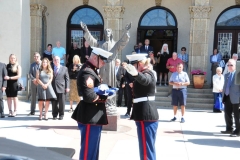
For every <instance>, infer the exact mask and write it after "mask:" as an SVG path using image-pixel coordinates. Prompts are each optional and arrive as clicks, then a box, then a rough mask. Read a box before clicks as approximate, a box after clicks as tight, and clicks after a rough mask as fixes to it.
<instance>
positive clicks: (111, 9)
mask: <svg viewBox="0 0 240 160" xmlns="http://www.w3.org/2000/svg"><path fill="white" fill-rule="evenodd" d="M103 11H104V13H105V16H106V18H122V15H123V13H124V11H125V7H123V6H104V7H103Z"/></svg>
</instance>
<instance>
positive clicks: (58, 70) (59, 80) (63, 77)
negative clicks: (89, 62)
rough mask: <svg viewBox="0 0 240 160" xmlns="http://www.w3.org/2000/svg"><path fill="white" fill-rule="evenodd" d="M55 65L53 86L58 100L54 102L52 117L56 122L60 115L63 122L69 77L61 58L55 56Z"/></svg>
mask: <svg viewBox="0 0 240 160" xmlns="http://www.w3.org/2000/svg"><path fill="white" fill-rule="evenodd" d="M53 63H54V76H53V80H52V86H53V89H54V92H55V94H56V96H57V100H56V101H55V100H53V101H52V115H53V120H56V119H57V116H58V115H59V120H62V119H63V117H64V110H65V99H66V93H67V92H69V75H68V69H67V67H65V66H62V65H60V57H58V56H55V57H54V58H53ZM58 105H59V107H58Z"/></svg>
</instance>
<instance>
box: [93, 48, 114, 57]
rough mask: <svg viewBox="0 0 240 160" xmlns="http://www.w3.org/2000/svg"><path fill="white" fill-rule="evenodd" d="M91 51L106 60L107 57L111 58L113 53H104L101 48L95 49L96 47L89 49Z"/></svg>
mask: <svg viewBox="0 0 240 160" xmlns="http://www.w3.org/2000/svg"><path fill="white" fill-rule="evenodd" d="M91 48H92V49H93V50H92V53H94V54H96V55H100V56H102V57H104V58H106V59H108V57H109V56H111V55H112V54H113V53H111V52H108V51H105V50H103V49H102V48H97V47H91Z"/></svg>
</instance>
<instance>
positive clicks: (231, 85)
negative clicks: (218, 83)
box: [221, 59, 240, 137]
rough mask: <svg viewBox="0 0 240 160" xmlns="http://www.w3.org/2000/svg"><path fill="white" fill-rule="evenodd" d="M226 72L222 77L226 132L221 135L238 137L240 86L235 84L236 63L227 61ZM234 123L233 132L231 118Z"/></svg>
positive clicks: (239, 129) (232, 60)
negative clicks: (227, 71)
mask: <svg viewBox="0 0 240 160" xmlns="http://www.w3.org/2000/svg"><path fill="white" fill-rule="evenodd" d="M227 67H228V70H229V73H227V74H225V75H224V86H223V103H224V104H225V107H224V117H225V122H226V130H225V131H221V133H223V134H230V136H231V137H238V136H239V133H240V125H239V111H238V108H239V95H240V85H236V84H235V82H234V81H235V76H236V74H235V73H236V61H235V60H234V59H229V60H228V65H227ZM232 114H233V115H234V121H235V130H233V120H232V119H233V118H232Z"/></svg>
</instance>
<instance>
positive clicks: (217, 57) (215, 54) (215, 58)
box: [210, 49, 222, 87]
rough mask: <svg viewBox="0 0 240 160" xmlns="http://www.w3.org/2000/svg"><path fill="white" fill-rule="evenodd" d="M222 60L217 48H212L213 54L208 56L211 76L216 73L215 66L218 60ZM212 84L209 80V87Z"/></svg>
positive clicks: (217, 64)
mask: <svg viewBox="0 0 240 160" xmlns="http://www.w3.org/2000/svg"><path fill="white" fill-rule="evenodd" d="M221 60H222V55H221V54H220V53H218V50H217V49H214V50H213V54H212V55H211V56H210V63H211V71H212V77H213V75H215V74H216V68H217V67H218V66H219V63H220V61H221ZM212 86H213V83H212V80H211V87H212Z"/></svg>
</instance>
